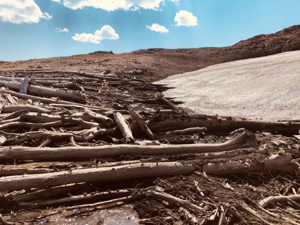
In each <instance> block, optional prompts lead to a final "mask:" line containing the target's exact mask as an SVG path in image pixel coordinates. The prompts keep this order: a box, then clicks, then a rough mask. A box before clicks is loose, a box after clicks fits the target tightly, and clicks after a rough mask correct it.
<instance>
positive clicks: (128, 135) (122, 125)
mask: <svg viewBox="0 0 300 225" xmlns="http://www.w3.org/2000/svg"><path fill="white" fill-rule="evenodd" d="M113 117H114V119H115V122H116V124H117V126H118V127H119V129H120V130H121V132H122V134H123V137H124V139H125V141H126V142H129V143H130V142H134V138H133V135H132V132H131V130H130V128H129V126H128V125H127V123H126V122H125V119H124V117H123V115H122V114H121V113H119V112H115V113H114V114H113Z"/></svg>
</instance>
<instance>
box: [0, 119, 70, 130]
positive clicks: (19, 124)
mask: <svg viewBox="0 0 300 225" xmlns="http://www.w3.org/2000/svg"><path fill="white" fill-rule="evenodd" d="M70 124H72V123H63V122H61V121H55V122H50V123H28V122H12V123H6V124H2V125H0V130H4V129H8V128H11V127H20V128H28V129H32V130H38V129H42V128H51V127H61V126H63V125H70Z"/></svg>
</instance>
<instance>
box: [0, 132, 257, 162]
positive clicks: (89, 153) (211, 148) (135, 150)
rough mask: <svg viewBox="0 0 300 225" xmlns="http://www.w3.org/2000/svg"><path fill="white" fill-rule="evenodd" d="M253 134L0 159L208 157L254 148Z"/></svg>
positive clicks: (3, 150)
mask: <svg viewBox="0 0 300 225" xmlns="http://www.w3.org/2000/svg"><path fill="white" fill-rule="evenodd" d="M253 138H254V137H253V134H249V133H247V132H245V133H243V134H238V135H237V136H235V137H234V138H233V139H231V140H228V141H227V142H225V143H221V144H192V145H164V146H140V145H112V146H97V147H80V148H79V147H60V148H34V147H30V148H28V147H22V146H12V147H0V159H30V160H60V159H74V158H77V159H86V158H98V157H113V156H117V155H154V154H169V155H170V154H187V153H208V152H220V151H228V150H233V149H238V148H242V147H253V144H254V145H256V143H255V142H253Z"/></svg>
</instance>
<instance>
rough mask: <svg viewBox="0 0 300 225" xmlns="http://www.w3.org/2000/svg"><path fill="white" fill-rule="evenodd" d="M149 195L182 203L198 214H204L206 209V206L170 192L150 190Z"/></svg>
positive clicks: (181, 204)
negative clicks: (198, 204) (203, 206)
mask: <svg viewBox="0 0 300 225" xmlns="http://www.w3.org/2000/svg"><path fill="white" fill-rule="evenodd" d="M148 195H149V196H151V197H153V198H156V199H160V200H165V201H168V202H171V203H173V204H176V205H180V206H182V207H184V208H188V209H190V210H193V212H194V213H196V214H198V215H199V214H204V213H205V211H206V210H205V209H204V208H202V207H200V206H197V205H195V204H193V203H191V202H189V201H186V200H183V199H180V198H177V197H175V196H173V195H170V194H167V193H162V192H156V191H149V192H148Z"/></svg>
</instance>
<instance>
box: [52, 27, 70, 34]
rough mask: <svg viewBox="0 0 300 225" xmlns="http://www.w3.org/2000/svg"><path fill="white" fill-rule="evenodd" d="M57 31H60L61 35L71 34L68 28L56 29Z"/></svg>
mask: <svg viewBox="0 0 300 225" xmlns="http://www.w3.org/2000/svg"><path fill="white" fill-rule="evenodd" d="M55 31H58V32H60V33H68V32H69V30H68V29H67V28H64V29H60V28H55Z"/></svg>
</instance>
